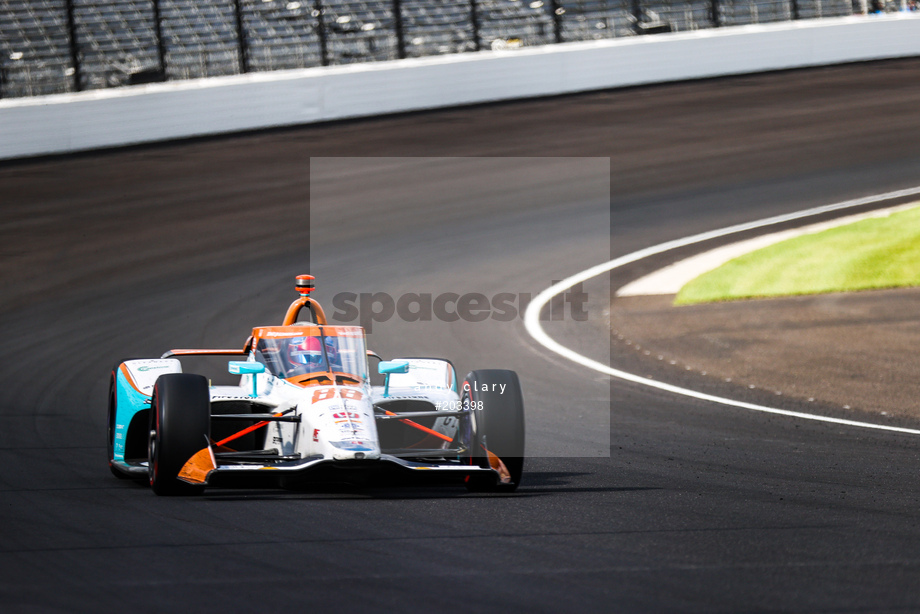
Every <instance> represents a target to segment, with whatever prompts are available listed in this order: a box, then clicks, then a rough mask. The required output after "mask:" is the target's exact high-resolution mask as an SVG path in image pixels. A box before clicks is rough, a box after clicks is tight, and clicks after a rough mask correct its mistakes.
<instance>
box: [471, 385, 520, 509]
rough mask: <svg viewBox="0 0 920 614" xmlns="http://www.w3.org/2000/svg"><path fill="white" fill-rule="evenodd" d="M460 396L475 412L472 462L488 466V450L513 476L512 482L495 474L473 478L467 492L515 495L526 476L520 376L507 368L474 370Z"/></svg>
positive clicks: (473, 417) (473, 414)
mask: <svg viewBox="0 0 920 614" xmlns="http://www.w3.org/2000/svg"><path fill="white" fill-rule="evenodd" d="M502 391H504V392H502ZM460 395H461V396H460V398H461V401H462V402H463V404H464V407H470V408H471V412H472V422H473V429H472V431H473V432H472V442H471V443H472V450H471V454H470V457H469V462H470V463H471V464H475V465H479V466H480V467H488V466H489V458H488V455H487V454H486V451H485V449H486V448H487V449H488V451H489V452H492V453H493V454H495V455H496V456H498V457H499V458H500V459H501V460H502V462H503V463H504V464H505V467H506V468H507V469H508V473H510V474H511V483H502V482H500V481H498V479H497V476H496V475H495V474H494V473H491V474H485V475H476V474H474V475H471V476H470V477H469V479H468V480H467V482H466V487H467V489H469V490H471V491H473V492H514V491H515V490H516V489H517V487H518V486H519V485H520V483H521V478H522V476H523V473H524V397H523V394H522V393H521V382H520V380H519V379H518V376H517V373H515V372H514V371H507V370H504V369H482V370H479V371H471V372H470V373H469V374H468V375H467V376H466V379H465V381H464V382H463V386H462V388H461V389H460Z"/></svg>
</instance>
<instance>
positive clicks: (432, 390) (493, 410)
mask: <svg viewBox="0 0 920 614" xmlns="http://www.w3.org/2000/svg"><path fill="white" fill-rule="evenodd" d="M296 287H297V291H298V292H299V293H300V295H301V296H300V298H299V299H297V300H296V301H294V303H292V304H291V306H290V307H289V308H288V311H287V313H286V315H285V317H284V321H283V322H282V324H281V325H280V326H260V327H256V328H254V329H253V330H252V336H251V337H250V338H249V339H248V340H247V341H246V343H245V344H244V346H243V348H242V349H239V350H233V349H231V350H226V349H224V350H178V349H177V350H170V351H168V352H166V353H165V354H163V356H162V357H161V358H156V359H137V360H126V361H124V362H120V363H119V364H117V365H116V366H115V368H114V369H113V370H112V374H111V381H110V387H109V407H108V437H107V439H108V459H109V466H110V468H111V471H112V473H113V474H114V475H115V476H117V477H121V478H138V479H143V480H145V481H146V480H149V482H150V485H151V487H152V488H153V491H154V492H155V493H156V494H158V495H177V494H180V495H184V494H199V493H201V492H203V490H204V488H205V487H206V486H232V485H238V484H252V483H253V481H255V482H259V483H265V482H267V483H269V484H273V485H279V486H282V487H286V488H298V487H303V486H305V485H308V484H316V483H342V482H344V483H352V484H359V485H374V484H376V483H389V482H391V481H397V482H398V481H402V480H407V481H409V482H419V481H420V482H425V483H427V482H448V483H449V482H455V483H457V484H465V485H466V487H467V488H468V489H470V490H473V491H513V490H514V489H515V488H517V486H518V485H519V484H520V482H521V474H522V472H523V466H524V406H523V398H522V395H521V386H520V382H519V380H518V377H517V375H516V374H515V373H514V372H513V371H507V370H499V369H485V370H477V371H472V372H470V373H469V374H468V375H467V376H466V378H465V379H464V380H463V381H459V380H458V379H457V374H456V371H455V369H454V366H453V364H451V362H450V361H448V360H443V359H436V358H402V359H395V360H388V361H383V360H380V358H379V356H377V355H376V354H375V353H373V352H368V351H367V350H366V347H365V335H364V329H363V328H361V327H359V326H337V325H331V324H328V323H327V321H326V316H325V313H324V312H323V309H322V307H321V306H320V305H319V303H317V302H316V301H315V300H314V299H312V298H310V296H309V295H310V292H311V291H312V290H313V277H311V276H309V275H301V276H298V277H297V286H296ZM302 310H303V311H309V312H310V315H311V317H310V320H309V321H301V320H300V319H299V316H300V314H301V312H302ZM200 356H230V357H236V358H237V359H236V360H231V361H229V372H230V373H231V374H233V375H239V384H238V385H230V386H226V385H215V386H212V385H210V381H209V379H208V378H206V377H205V376H203V375H197V374H192V373H184V372H183V371H182V364H181V362H180V358H183V357H200ZM368 357H373V358H375V359H377V360H379V363H378V366H377V371H378V373H379V374H382V375H384V376H385V378H386V379H385V381H384V383H383V385H380V386H375V385H372V384H371V380H370V376H369V370H368Z"/></svg>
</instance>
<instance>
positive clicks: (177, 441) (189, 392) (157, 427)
mask: <svg viewBox="0 0 920 614" xmlns="http://www.w3.org/2000/svg"><path fill="white" fill-rule="evenodd" d="M150 423H151V424H150V444H149V446H148V454H147V469H148V473H149V475H150V486H151V488H153V492H155V493H156V494H158V495H198V494H201V493H202V492H204V486H197V485H192V484H189V483H187V482H183V481H182V480H180V479H179V478H178V477H177V476H178V475H179V471H180V470H181V469H182V467H183V465H185V463H186V462H187V461H188V460H189V459H190V458H191V457H192V455H193V454H195V453H196V452H198V451H199V450H201V449H202V448H204V447H205V446H206V445H207V444H208V437H209V435H210V426H211V396H210V392H209V391H208V380H207V379H206V378H205V377H203V376H201V375H193V374H191V373H170V374H167V375H161V376H160V377H159V378H158V379H157V382H156V385H155V386H154V388H153V399H152V402H151V407H150Z"/></svg>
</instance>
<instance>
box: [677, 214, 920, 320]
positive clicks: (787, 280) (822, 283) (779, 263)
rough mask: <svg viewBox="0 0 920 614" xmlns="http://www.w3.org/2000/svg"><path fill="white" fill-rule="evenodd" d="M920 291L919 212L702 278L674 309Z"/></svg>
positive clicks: (835, 232)
mask: <svg viewBox="0 0 920 614" xmlns="http://www.w3.org/2000/svg"><path fill="white" fill-rule="evenodd" d="M918 285H920V207H918V208H915V209H908V210H906V211H901V212H898V213H895V214H892V215H890V216H888V217H884V218H869V219H865V220H860V221H858V222H854V223H852V224H847V225H845V226H839V227H837V228H831V229H829V230H825V231H822V232H819V233H815V234H810V235H802V236H800V237H795V238H793V239H788V240H786V241H782V242H780V243H776V244H774V245H771V246H768V247H765V248H763V249H759V250H756V251H753V252H751V253H749V254H745V255H743V256H740V257H738V258H735V259H734V260H731V261H729V262H727V263H725V264H724V265H722V266H720V267H719V268H717V269H713V270H712V271H709V272H708V273H704V274H703V275H700V276H699V277H697V278H696V279H694V280H693V281H691V282H690V283H688V284H686V285H685V286H684V287H683V288H681V291H680V292H679V293H678V294H677V298H676V299H675V301H674V303H675V304H676V305H690V304H694V303H708V302H715V301H731V300H736V299H745V298H761V297H771V296H793V295H800V294H823V293H828V292H849V291H853V290H870V289H878V288H900V287H905V286H918Z"/></svg>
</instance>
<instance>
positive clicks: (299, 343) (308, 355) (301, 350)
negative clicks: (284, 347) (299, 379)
mask: <svg viewBox="0 0 920 614" xmlns="http://www.w3.org/2000/svg"><path fill="white" fill-rule="evenodd" d="M288 360H290V361H291V364H294V365H308V366H311V367H318V366H320V365H322V364H323V347H322V345H320V341H319V339H317V338H316V337H303V338H300V339H292V340H291V345H290V346H288Z"/></svg>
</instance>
